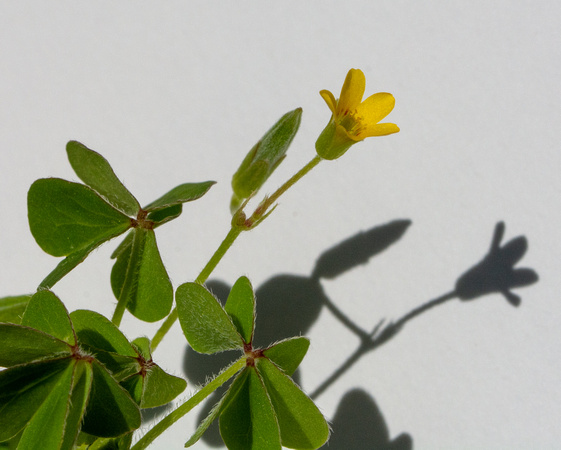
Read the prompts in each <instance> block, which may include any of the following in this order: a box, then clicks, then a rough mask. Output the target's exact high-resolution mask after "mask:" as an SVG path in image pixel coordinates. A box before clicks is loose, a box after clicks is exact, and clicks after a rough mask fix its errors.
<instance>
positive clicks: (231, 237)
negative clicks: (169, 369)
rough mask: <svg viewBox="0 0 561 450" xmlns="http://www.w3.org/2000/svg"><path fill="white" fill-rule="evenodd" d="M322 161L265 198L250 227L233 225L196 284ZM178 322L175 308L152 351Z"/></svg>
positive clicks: (293, 177)
mask: <svg viewBox="0 0 561 450" xmlns="http://www.w3.org/2000/svg"><path fill="white" fill-rule="evenodd" d="M321 160H322V159H321V158H320V157H319V156H317V155H316V156H315V157H314V158H312V160H311V161H310V162H309V163H308V164H306V165H305V166H304V167H302V168H301V169H300V170H299V171H298V172H296V173H295V174H294V175H293V176H292V177H291V178H290V179H289V180H287V181H286V182H285V183H284V184H283V185H282V186H281V187H280V188H278V189H277V190H276V191H275V192H274V193H273V194H272V195H271V196H270V197H267V198H265V200H263V202H262V203H261V204H260V205H259V206H258V207H257V209H256V210H255V212H254V213H253V214H252V216H251V217H250V218H249V220H248V223H249V224H250V225H249V226H248V227H244V226H236V225H234V224H233V225H232V227H231V228H230V231H229V232H228V234H227V235H226V237H225V238H224V240H223V241H222V243H221V244H220V246H219V247H218V248H217V249H216V251H215V252H214V255H212V257H211V258H210V260H209V261H208V263H207V265H206V266H205V267H204V268H203V270H202V271H201V273H200V274H199V276H198V277H197V279H196V280H195V283H199V284H203V283H204V282H205V281H206V280H207V279H208V277H209V276H210V274H211V273H212V271H213V270H214V269H215V268H216V266H217V265H218V263H219V262H220V260H221V259H222V258H223V257H224V255H225V254H226V252H227V251H228V250H229V249H230V247H231V246H232V244H233V243H234V241H235V240H236V239H237V237H238V236H239V235H240V234H241V232H242V231H246V230H250V229H251V228H252V226H251V225H256V224H257V223H258V222H260V221H261V220H262V219H264V218H265V216H266V214H267V210H268V209H269V208H270V207H271V205H272V204H273V203H274V202H275V201H276V200H277V199H278V198H279V197H280V196H281V195H282V194H284V193H285V192H286V191H287V190H288V189H290V187H292V186H293V185H294V184H295V183H296V182H297V181H298V180H300V179H301V178H302V177H303V176H304V175H306V174H307V173H308V172H309V171H310V170H312V169H313V168H314V167H315V166H317V165H318V164H319V163H320V161H321ZM176 320H177V309H176V308H174V309H173V310H172V312H171V313H170V314H169V316H168V317H167V318H166V320H164V322H163V323H162V325H161V326H160V328H159V330H158V331H157V332H156V334H155V335H154V338H153V339H152V343H151V349H152V351H154V350H156V348H157V347H158V345H159V344H160V342H162V339H163V338H164V336H165V335H166V333H167V332H168V331H169V330H170V328H171V327H172V326H173V324H174V323H175V321H176Z"/></svg>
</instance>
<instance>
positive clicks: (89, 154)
mask: <svg viewBox="0 0 561 450" xmlns="http://www.w3.org/2000/svg"><path fill="white" fill-rule="evenodd" d="M66 153H67V155H68V160H69V161H70V165H71V166H72V168H73V169H74V172H76V175H78V177H80V179H81V180H82V181H83V182H84V183H85V184H86V185H88V186H89V187H91V188H92V189H93V190H94V191H96V192H97V193H98V194H99V195H101V196H102V197H103V198H104V199H105V200H107V201H108V202H109V203H110V204H111V205H113V206H114V207H115V208H117V209H118V210H119V211H122V212H123V213H124V214H126V215H128V216H136V215H137V214H138V211H139V210H140V204H139V203H138V201H137V200H136V198H135V197H134V196H133V195H132V194H131V193H130V192H129V190H128V189H127V188H126V187H125V186H124V185H123V183H121V181H120V180H119V179H118V178H117V175H115V172H113V169H112V168H111V166H110V165H109V163H108V162H107V160H106V159H105V158H104V157H103V156H101V155H100V154H99V153H97V152H94V151H93V150H90V149H89V148H87V147H86V146H85V145H83V144H80V143H79V142H76V141H70V142H69V143H68V144H66Z"/></svg>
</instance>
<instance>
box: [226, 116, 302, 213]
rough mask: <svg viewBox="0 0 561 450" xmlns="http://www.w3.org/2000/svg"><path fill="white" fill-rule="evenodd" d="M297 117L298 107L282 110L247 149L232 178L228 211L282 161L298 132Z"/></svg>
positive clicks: (298, 122)
mask: <svg viewBox="0 0 561 450" xmlns="http://www.w3.org/2000/svg"><path fill="white" fill-rule="evenodd" d="M301 118H302V108H297V109H295V110H294V111H290V112H288V113H286V114H285V115H284V116H282V117H281V118H280V119H279V121H278V122H277V123H276V124H275V125H273V127H272V128H271V129H270V130H269V131H267V133H265V135H264V136H263V137H262V138H261V140H259V142H257V144H255V145H254V146H253V148H252V149H251V150H250V151H249V153H248V154H247V156H246V157H245V158H244V160H243V161H242V163H241V165H240V167H239V168H238V170H237V171H236V173H235V174H234V176H233V177H232V190H233V195H232V201H231V203H230V210H231V211H232V212H235V211H236V210H237V209H238V208H239V206H240V205H241V203H242V202H243V201H244V200H245V199H246V198H248V197H250V196H251V195H253V194H254V193H255V192H257V191H258V190H259V189H260V188H261V186H262V185H263V183H265V181H267V179H268V178H269V176H271V174H272V173H273V172H274V170H275V169H276V168H277V167H278V165H279V164H280V163H281V162H282V161H283V159H284V158H285V156H286V151H287V150H288V147H289V146H290V143H291V142H292V140H293V139H294V136H296V133H297V132H298V128H299V127H300V120H301Z"/></svg>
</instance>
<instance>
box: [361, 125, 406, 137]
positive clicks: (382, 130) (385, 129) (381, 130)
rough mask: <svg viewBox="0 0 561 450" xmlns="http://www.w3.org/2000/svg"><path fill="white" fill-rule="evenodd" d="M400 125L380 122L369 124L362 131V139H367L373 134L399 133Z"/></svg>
mask: <svg viewBox="0 0 561 450" xmlns="http://www.w3.org/2000/svg"><path fill="white" fill-rule="evenodd" d="M398 131H399V127H398V126H397V125H396V124H395V123H378V124H371V125H367V126H366V128H365V129H364V130H362V131H361V132H360V139H366V138H367V137H372V136H387V135H388V134H393V133H397V132H398Z"/></svg>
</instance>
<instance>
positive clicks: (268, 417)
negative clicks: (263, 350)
mask: <svg viewBox="0 0 561 450" xmlns="http://www.w3.org/2000/svg"><path fill="white" fill-rule="evenodd" d="M220 434H221V435H222V439H224V443H225V444H226V446H227V447H228V449H229V450H261V449H265V448H266V449H268V450H269V449H270V450H275V449H278V450H280V448H281V444H280V435H279V426H278V424H277V420H276V417H275V413H274V410H273V406H272V405H271V401H270V400H269V397H268V395H267V392H266V390H265V386H264V385H263V382H262V381H261V379H260V377H259V375H258V374H257V372H256V371H255V368H253V367H248V368H246V369H245V370H244V371H243V373H242V374H241V375H240V376H238V377H237V378H236V380H235V381H234V384H233V385H232V389H231V390H230V391H229V392H228V398H227V399H226V400H225V402H224V407H223V411H222V413H221V415H220Z"/></svg>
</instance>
